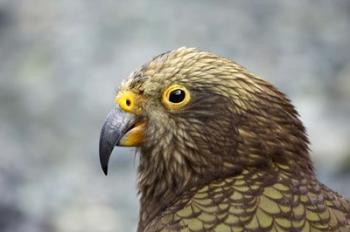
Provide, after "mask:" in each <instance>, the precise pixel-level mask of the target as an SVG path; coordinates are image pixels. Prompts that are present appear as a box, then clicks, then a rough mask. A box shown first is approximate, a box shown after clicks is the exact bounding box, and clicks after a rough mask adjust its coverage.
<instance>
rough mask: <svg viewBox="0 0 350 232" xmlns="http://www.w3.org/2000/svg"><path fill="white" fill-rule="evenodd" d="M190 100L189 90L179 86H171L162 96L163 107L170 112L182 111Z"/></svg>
mask: <svg viewBox="0 0 350 232" xmlns="http://www.w3.org/2000/svg"><path fill="white" fill-rule="evenodd" d="M190 100H191V95H190V92H189V91H188V89H186V88H185V87H184V86H181V85H178V84H174V85H171V86H169V87H168V88H167V89H166V90H165V91H164V92H163V96H162V103H163V105H164V106H165V107H166V108H167V109H170V110H177V109H180V108H182V107H183V106H185V105H187V103H188V102H189V101H190Z"/></svg>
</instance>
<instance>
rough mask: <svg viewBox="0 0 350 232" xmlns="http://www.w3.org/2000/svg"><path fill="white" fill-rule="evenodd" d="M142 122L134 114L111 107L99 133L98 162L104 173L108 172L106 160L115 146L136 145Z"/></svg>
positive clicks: (141, 134)
mask: <svg viewBox="0 0 350 232" xmlns="http://www.w3.org/2000/svg"><path fill="white" fill-rule="evenodd" d="M144 128H145V123H144V122H137V120H136V117H135V115H133V114H130V113H127V112H125V111H123V110H121V109H120V108H119V107H117V108H115V109H113V110H112V111H111V112H110V113H109V114H108V116H107V118H106V121H105V123H104V124H103V127H102V130H101V135H100V147H99V152H100V163H101V168H102V170H103V172H104V173H105V175H107V173H108V161H109V158H110V156H111V153H112V151H113V148H114V147H115V146H138V145H140V144H141V142H142V140H143V135H144Z"/></svg>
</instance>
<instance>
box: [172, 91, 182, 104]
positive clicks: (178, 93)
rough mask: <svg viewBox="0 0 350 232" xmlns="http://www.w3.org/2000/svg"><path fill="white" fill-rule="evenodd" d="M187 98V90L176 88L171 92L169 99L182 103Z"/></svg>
mask: <svg viewBox="0 0 350 232" xmlns="http://www.w3.org/2000/svg"><path fill="white" fill-rule="evenodd" d="M184 99H185V91H183V90H181V89H176V90H174V91H172V92H171V93H170V96H169V101H170V102H172V103H180V102H182V101H183V100H184Z"/></svg>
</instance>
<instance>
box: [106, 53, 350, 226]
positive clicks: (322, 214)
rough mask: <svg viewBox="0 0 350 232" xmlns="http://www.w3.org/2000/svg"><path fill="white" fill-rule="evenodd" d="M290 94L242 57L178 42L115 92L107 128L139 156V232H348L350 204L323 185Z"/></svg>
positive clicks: (114, 140)
mask: <svg viewBox="0 0 350 232" xmlns="http://www.w3.org/2000/svg"><path fill="white" fill-rule="evenodd" d="M299 118H300V116H299V114H298V112H297V111H296V109H295V107H294V106H293V104H292V103H291V101H290V100H289V99H288V97H287V96H286V95H285V94H283V93H282V92H280V91H279V90H278V89H277V88H276V87H274V86H273V85H272V84H270V83H269V82H268V81H265V80H263V79H262V78H260V77H259V76H258V75H256V74H254V73H252V72H250V71H248V70H247V69H246V68H245V67H243V66H241V65H239V64H237V63H236V62H234V61H232V60H230V59H227V58H224V57H221V56H219V55H216V54H214V53H211V52H206V51H202V50H200V49H197V48H187V47H181V48H177V49H175V50H171V51H168V52H166V53H163V54H161V55H159V56H156V57H155V58H153V59H152V60H150V61H149V62H148V63H146V64H144V65H143V66H141V67H140V68H139V69H137V70H136V71H134V72H133V73H131V74H130V76H129V77H128V78H126V80H125V81H123V82H122V83H121V85H120V87H119V89H118V90H117V94H116V97H115V99H114V103H113V109H112V110H111V112H110V113H109V114H108V115H107V117H106V120H105V122H104V124H103V126H102V129H101V134H100V141H99V158H100V163H101V167H102V170H103V171H104V173H105V174H106V175H107V171H108V162H109V158H110V156H111V153H112V151H113V149H114V148H115V147H116V146H124V147H134V148H135V150H136V157H138V167H137V190H138V194H139V201H140V210H139V222H138V226H137V231H138V232H161V231H162V232H164V231H181V232H185V231H186V232H187V231H188V232H194V231H198V232H200V231H215V232H226V231H227V232H228V231H231V232H241V231H244V232H270V231H271V232H282V231H289V232H299V231H300V232H301V231H305V232H307V231H314V232H316V231H343V232H349V231H350V203H349V201H348V200H347V199H345V198H344V197H343V196H341V195H340V194H338V193H337V192H335V191H333V190H331V189H330V188H328V187H327V186H325V185H324V184H322V183H320V182H319V181H318V179H317V177H316V174H315V170H314V167H313V163H312V160H311V158H310V148H309V140H308V137H307V134H306V129H305V127H304V126H303V123H302V122H301V120H300V119H299Z"/></svg>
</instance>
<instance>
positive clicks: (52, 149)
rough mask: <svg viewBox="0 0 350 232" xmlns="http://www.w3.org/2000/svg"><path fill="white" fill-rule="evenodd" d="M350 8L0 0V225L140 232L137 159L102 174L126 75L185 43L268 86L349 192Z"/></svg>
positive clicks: (324, 172) (12, 231) (125, 153)
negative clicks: (109, 121)
mask: <svg viewBox="0 0 350 232" xmlns="http://www.w3.org/2000/svg"><path fill="white" fill-rule="evenodd" d="M349 42H350V1H348V0H334V1H330V0H319V1H317V3H315V2H314V1H287V0H285V1H277V0H276V1H272V0H267V1H258V0H254V1H253V0H250V1H246V0H241V1H232V0H226V1H209V0H195V1H162V0H155V1H138V0H131V1H130V0H129V1H122V0H119V1H116V0H113V1H112V0H103V1H92V0H90V1H86V0H75V1H70V0H61V1H54V0H0V55H1V57H0V231H2V232H17V231H18V232H19V231H26V232H41V231H42V232H51V231H55V232H56V231H58V232H61V231H62V232H63V231H64V232H71V231H73V232H75V231H77V232H79V231H84V232H89V231H98V232H99V231H101V232H104V231H105V232H109V231H135V230H136V226H137V221H138V199H137V194H136V192H137V191H136V178H135V174H136V167H137V158H136V157H135V156H134V155H133V150H132V149H121V148H118V149H116V150H115V151H114V155H112V160H111V163H110V171H109V175H108V177H105V176H104V175H103V173H102V171H101V169H100V164H99V160H98V139H99V133H100V128H101V125H102V123H103V121H104V119H105V116H106V115H107V113H108V111H109V110H110V109H111V108H112V107H113V102H112V101H113V96H114V93H115V89H116V87H117V86H118V85H119V83H120V81H121V80H122V79H124V78H126V77H127V76H128V74H129V73H130V72H132V71H133V70H134V69H136V68H138V67H139V66H140V65H142V64H143V63H145V62H147V61H148V60H149V59H151V58H152V57H154V56H156V55H158V54H160V53H162V52H164V51H167V50H171V49H174V48H177V47H180V46H188V47H198V48H201V49H203V50H209V51H212V52H215V53H217V54H220V55H223V56H226V57H229V58H231V59H233V60H235V61H236V62H238V63H240V64H242V65H243V66H245V67H247V68H248V69H249V70H251V71H252V72H254V73H257V74H258V75H260V76H261V77H263V78H264V79H266V80H268V81H270V82H272V83H273V84H274V85H276V86H277V87H278V88H279V89H280V90H282V91H283V92H285V93H286V94H287V95H288V96H289V97H290V98H291V99H292V101H293V103H294V104H295V105H296V107H297V109H298V111H299V112H300V115H301V118H302V120H303V122H304V124H305V125H306V127H307V129H308V134H309V136H310V140H311V143H312V145H311V149H312V158H313V160H314V162H315V166H316V168H317V174H318V176H319V178H320V179H321V180H322V181H323V182H324V183H326V184H327V185H329V186H331V187H332V188H334V189H335V190H337V191H338V192H340V193H342V194H344V195H345V196H347V197H350V143H349V142H350V117H349V116H350V103H349V101H350V46H349Z"/></svg>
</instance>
